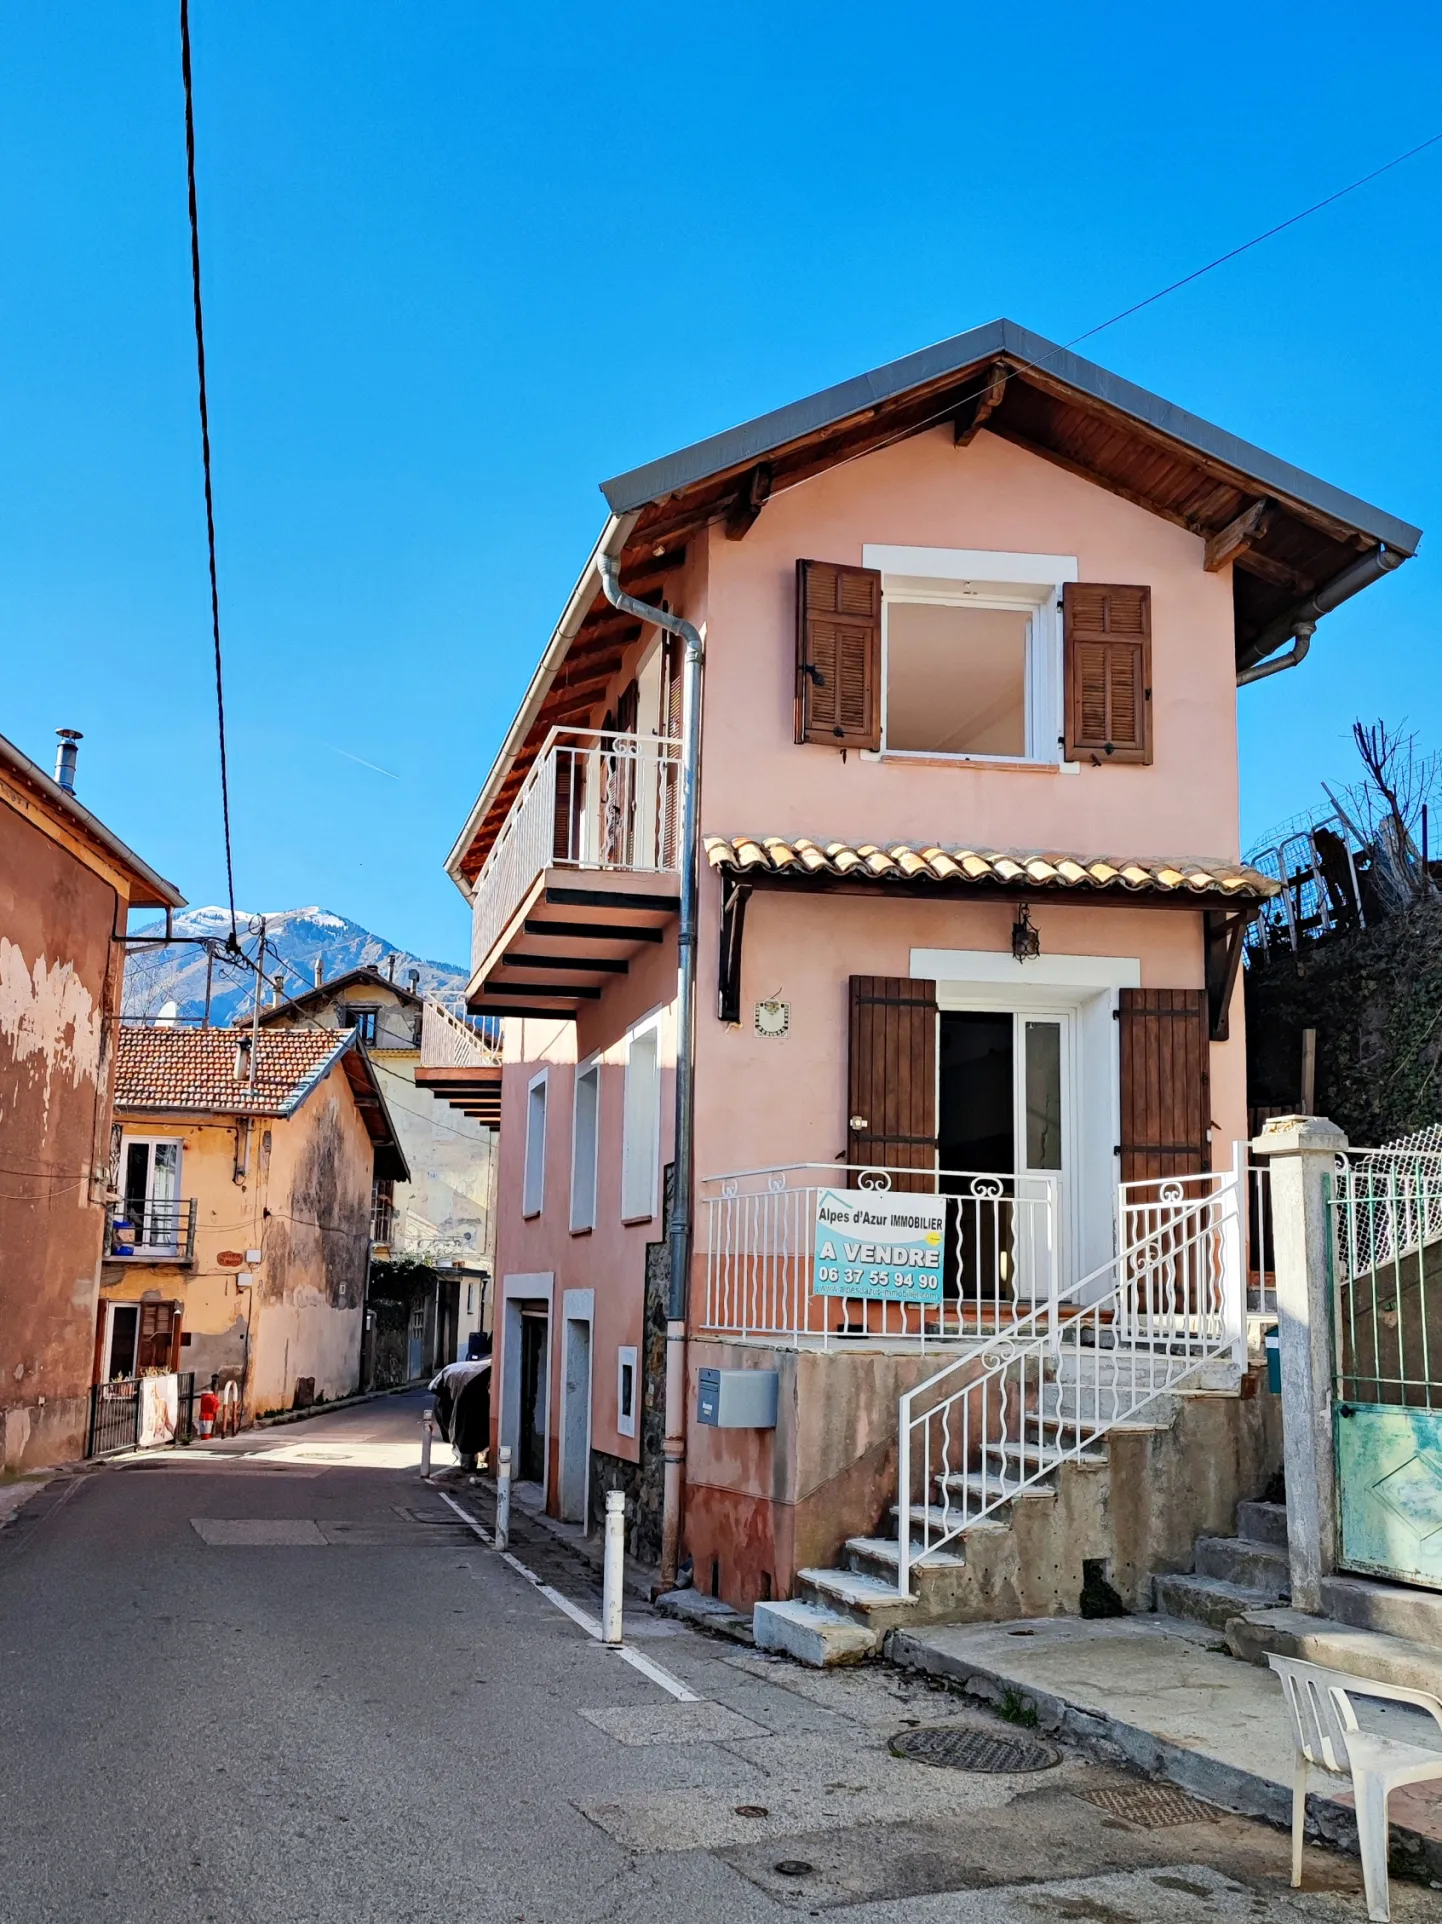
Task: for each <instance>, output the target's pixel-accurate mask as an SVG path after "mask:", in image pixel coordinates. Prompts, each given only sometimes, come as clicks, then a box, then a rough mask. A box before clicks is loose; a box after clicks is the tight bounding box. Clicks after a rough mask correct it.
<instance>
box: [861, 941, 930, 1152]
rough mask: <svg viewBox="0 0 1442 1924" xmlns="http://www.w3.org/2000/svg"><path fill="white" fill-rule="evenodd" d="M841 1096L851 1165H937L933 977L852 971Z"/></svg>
mask: <svg viewBox="0 0 1442 1924" xmlns="http://www.w3.org/2000/svg"><path fill="white" fill-rule="evenodd" d="M846 1097H847V1111H846V1117H847V1121H846V1141H847V1149H846V1159H847V1161H848V1162H849V1163H853V1164H857V1163H859V1164H868V1163H869V1164H874V1165H876V1166H878V1167H880V1168H883V1169H925V1170H927V1171H931V1170H934V1169H935V1168H936V984H935V983H934V982H916V981H912V980H910V979H908V978H906V977H904V976H898V977H892V976H884V975H853V976H852V978H851V1024H850V1068H849V1074H848V1078H847V1089H846ZM852 1182H853V1184H854V1183H855V1177H854V1176H853V1178H852ZM933 1186H934V1184H933V1182H932V1179H931V1178H930V1176H928V1178H927V1180H926V1181H920V1180H910V1181H909V1180H908V1179H907V1178H906V1177H904V1176H903V1177H899V1178H898V1177H893V1178H892V1187H893V1188H895V1189H930V1188H932V1187H933Z"/></svg>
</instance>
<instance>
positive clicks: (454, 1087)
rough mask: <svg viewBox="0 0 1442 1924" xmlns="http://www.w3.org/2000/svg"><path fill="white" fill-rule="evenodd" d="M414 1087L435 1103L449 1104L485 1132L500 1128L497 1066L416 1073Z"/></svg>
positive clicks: (486, 1064)
mask: <svg viewBox="0 0 1442 1924" xmlns="http://www.w3.org/2000/svg"><path fill="white" fill-rule="evenodd" d="M416 1087H417V1088H418V1089H425V1090H428V1091H429V1092H430V1094H431V1095H433V1096H434V1097H435V1098H436V1100H437V1101H438V1102H445V1103H449V1105H450V1106H451V1108H452V1109H456V1110H459V1111H460V1113H461V1114H462V1115H463V1116H469V1117H470V1118H471V1119H472V1121H474V1122H479V1123H480V1124H481V1125H482V1126H483V1127H485V1128H488V1129H499V1128H500V1126H501V1065H500V1063H499V1062H477V1063H472V1064H469V1065H467V1066H466V1067H464V1068H456V1067H447V1068H443V1069H427V1068H426V1067H424V1065H423V1066H422V1067H420V1068H418V1069H417V1070H416Z"/></svg>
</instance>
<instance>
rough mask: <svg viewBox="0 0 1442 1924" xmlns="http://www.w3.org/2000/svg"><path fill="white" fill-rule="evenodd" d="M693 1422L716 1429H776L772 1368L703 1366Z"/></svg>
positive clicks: (774, 1379) (774, 1373)
mask: <svg viewBox="0 0 1442 1924" xmlns="http://www.w3.org/2000/svg"><path fill="white" fill-rule="evenodd" d="M696 1421H697V1422H698V1423H707V1424H710V1425H711V1426H712V1427H713V1428H714V1429H718V1430H774V1429H775V1428H776V1372H775V1370H718V1369H703V1370H702V1371H701V1372H700V1381H699V1383H698V1385H697V1396H696Z"/></svg>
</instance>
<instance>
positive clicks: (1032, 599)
mask: <svg viewBox="0 0 1442 1924" xmlns="http://www.w3.org/2000/svg"><path fill="white" fill-rule="evenodd" d="M862 558H863V562H864V565H863V566H862V567H859V568H858V567H855V566H852V565H850V564H843V563H837V562H823V561H800V562H798V563H797V622H796V638H797V650H796V739H797V740H798V741H800V742H815V743H818V744H825V745H828V746H831V747H836V748H842V749H845V748H857V749H860V750H862V751H867V750H870V751H872V752H883V753H885V754H888V755H900V756H906V755H914V756H922V757H926V758H928V759H935V758H938V757H941V758H955V759H957V760H965V761H998V762H1017V761H1021V762H1053V763H1055V762H1057V761H1058V760H1069V761H1080V760H1094V761H1096V762H1099V763H1101V762H1106V761H1112V760H1115V761H1134V762H1137V761H1140V762H1145V761H1150V760H1151V591H1150V590H1149V589H1148V588H1146V587H1140V586H1136V587H1133V586H1115V585H1111V584H1099V583H1094V582H1079V581H1078V580H1077V578H1076V577H1077V564H1076V560H1075V557H1074V556H1071V555H1045V554H1010V553H1000V552H990V551H985V550H975V549H953V548H898V547H883V546H870V545H868V546H867V547H866V548H864V549H863V551H862Z"/></svg>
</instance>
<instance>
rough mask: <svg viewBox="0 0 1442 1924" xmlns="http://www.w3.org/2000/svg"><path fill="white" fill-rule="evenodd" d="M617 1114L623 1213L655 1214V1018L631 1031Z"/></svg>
mask: <svg viewBox="0 0 1442 1924" xmlns="http://www.w3.org/2000/svg"><path fill="white" fill-rule="evenodd" d="M621 1109H622V1119H621V1218H622V1221H623V1222H628V1223H630V1222H647V1221H649V1220H650V1218H651V1217H653V1216H654V1215H655V1214H656V1179H657V1176H658V1174H659V1171H660V1151H661V1036H660V1031H659V1029H658V1028H657V1027H656V1025H655V1024H654V1023H652V1024H651V1025H650V1026H649V1027H647V1028H644V1029H639V1030H637V1032H636V1033H635V1034H634V1035H633V1036H632V1037H631V1041H630V1045H629V1047H628V1049H627V1054H626V1085H625V1089H624V1092H623V1095H622V1103H621Z"/></svg>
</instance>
